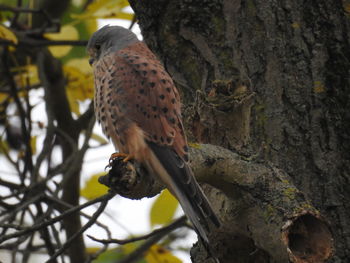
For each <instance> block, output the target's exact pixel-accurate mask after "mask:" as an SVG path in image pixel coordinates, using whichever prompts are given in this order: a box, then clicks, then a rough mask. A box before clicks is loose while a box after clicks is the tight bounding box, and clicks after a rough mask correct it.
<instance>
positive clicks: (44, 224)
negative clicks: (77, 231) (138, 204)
mask: <svg viewBox="0 0 350 263" xmlns="http://www.w3.org/2000/svg"><path fill="white" fill-rule="evenodd" d="M114 195H115V194H114V193H111V192H110V193H107V194H105V195H103V196H101V197H98V198H96V199H94V200H91V201H88V202H86V203H84V204H82V205H79V206H75V207H73V208H71V209H68V210H67V211H65V212H64V213H62V214H61V215H59V216H57V217H55V218H52V219H51V220H48V221H45V222H42V223H40V224H37V225H34V226H31V227H28V228H26V229H24V230H21V231H17V232H15V233H12V234H9V235H3V236H1V237H0V243H2V242H4V241H6V240H9V239H11V238H15V237H19V236H24V235H26V234H28V233H32V232H34V231H37V230H39V229H41V228H43V227H47V226H49V225H52V224H55V223H56V222H59V221H61V220H62V219H63V218H64V217H66V216H68V215H71V214H73V213H75V212H77V211H79V210H82V209H84V208H85V207H88V206H91V205H93V204H96V203H99V202H102V201H104V200H106V198H109V199H110V198H112V197H113V196H114ZM109 199H108V200H109Z"/></svg>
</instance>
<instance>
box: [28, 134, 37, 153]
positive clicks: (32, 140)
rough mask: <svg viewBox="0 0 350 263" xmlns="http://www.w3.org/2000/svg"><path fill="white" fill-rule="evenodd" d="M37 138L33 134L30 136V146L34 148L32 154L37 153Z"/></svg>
mask: <svg viewBox="0 0 350 263" xmlns="http://www.w3.org/2000/svg"><path fill="white" fill-rule="evenodd" d="M36 138H37V136H32V137H31V138H30V148H32V154H35V153H36Z"/></svg>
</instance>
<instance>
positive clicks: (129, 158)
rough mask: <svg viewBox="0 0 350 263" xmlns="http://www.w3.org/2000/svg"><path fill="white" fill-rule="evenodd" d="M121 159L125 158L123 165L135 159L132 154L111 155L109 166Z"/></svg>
mask: <svg viewBox="0 0 350 263" xmlns="http://www.w3.org/2000/svg"><path fill="white" fill-rule="evenodd" d="M119 157H122V158H123V163H127V162H128V161H130V160H131V159H134V156H133V155H132V154H129V153H120V152H117V153H113V154H112V155H111V157H110V158H109V164H111V163H112V162H113V161H114V160H115V159H117V158H119Z"/></svg>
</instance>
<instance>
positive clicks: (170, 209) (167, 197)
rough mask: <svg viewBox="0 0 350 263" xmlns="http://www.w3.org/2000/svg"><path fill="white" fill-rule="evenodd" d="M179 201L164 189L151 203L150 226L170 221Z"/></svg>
mask: <svg viewBox="0 0 350 263" xmlns="http://www.w3.org/2000/svg"><path fill="white" fill-rule="evenodd" d="M178 206H179V202H178V201H177V200H176V198H175V197H174V196H173V195H172V194H171V193H170V192H169V191H168V190H167V189H165V190H164V191H163V192H162V193H161V194H160V195H159V196H158V198H157V199H156V201H155V202H154V203H153V205H152V208H151V213H150V222H151V226H152V227H153V226H155V225H164V224H167V223H170V222H171V221H172V219H173V218H174V215H175V212H176V209H177V207H178Z"/></svg>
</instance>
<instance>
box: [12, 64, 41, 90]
mask: <svg viewBox="0 0 350 263" xmlns="http://www.w3.org/2000/svg"><path fill="white" fill-rule="evenodd" d="M11 71H12V72H14V73H16V75H15V77H14V79H15V82H16V84H17V85H18V86H22V87H24V86H26V85H27V80H28V81H29V84H30V85H38V84H40V79H39V74H38V67H37V66H36V65H26V66H21V67H14V68H12V69H11Z"/></svg>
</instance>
